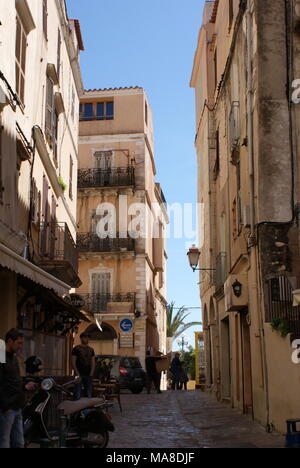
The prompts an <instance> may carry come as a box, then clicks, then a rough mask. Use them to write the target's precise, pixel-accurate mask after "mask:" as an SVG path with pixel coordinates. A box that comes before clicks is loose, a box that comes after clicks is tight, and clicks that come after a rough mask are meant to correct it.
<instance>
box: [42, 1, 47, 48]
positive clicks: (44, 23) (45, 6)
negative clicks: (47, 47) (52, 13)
mask: <svg viewBox="0 0 300 468" xmlns="http://www.w3.org/2000/svg"><path fill="white" fill-rule="evenodd" d="M43 31H44V36H45V39H46V40H48V2H47V0H43Z"/></svg>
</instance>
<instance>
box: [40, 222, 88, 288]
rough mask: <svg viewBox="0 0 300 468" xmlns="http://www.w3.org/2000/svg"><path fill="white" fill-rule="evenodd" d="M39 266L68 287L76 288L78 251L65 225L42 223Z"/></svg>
mask: <svg viewBox="0 0 300 468" xmlns="http://www.w3.org/2000/svg"><path fill="white" fill-rule="evenodd" d="M39 257H40V260H39V262H38V264H39V266H40V267H41V268H42V269H43V270H45V271H47V272H48V273H50V274H51V275H53V276H55V277H56V278H58V279H60V280H61V281H63V282H64V283H67V284H68V285H70V286H72V287H74V288H78V287H79V286H80V285H81V281H80V279H79V277H78V249H77V247H76V244H75V242H74V240H73V237H72V235H71V233H70V231H69V228H68V226H67V224H66V223H54V222H51V223H42V224H41V226H40V233H39Z"/></svg>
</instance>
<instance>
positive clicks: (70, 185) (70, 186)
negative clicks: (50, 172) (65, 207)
mask: <svg viewBox="0 0 300 468" xmlns="http://www.w3.org/2000/svg"><path fill="white" fill-rule="evenodd" d="M73 166H74V164H73V159H72V156H70V177H69V197H70V199H71V200H73Z"/></svg>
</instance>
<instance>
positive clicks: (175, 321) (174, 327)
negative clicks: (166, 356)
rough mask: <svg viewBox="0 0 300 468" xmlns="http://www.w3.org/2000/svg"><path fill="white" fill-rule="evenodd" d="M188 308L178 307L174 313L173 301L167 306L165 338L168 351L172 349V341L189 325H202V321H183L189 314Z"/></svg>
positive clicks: (189, 326)
mask: <svg viewBox="0 0 300 468" xmlns="http://www.w3.org/2000/svg"><path fill="white" fill-rule="evenodd" d="M187 311H188V309H186V308H185V307H180V309H179V310H178V312H176V314H175V315H174V313H175V302H172V303H171V304H170V305H169V306H168V307H167V338H168V342H169V345H168V348H169V351H171V350H172V345H173V341H174V340H175V339H176V338H178V337H179V336H180V335H182V334H183V333H184V332H185V331H186V330H188V329H189V328H191V327H195V326H198V325H202V322H188V323H185V319H186V318H187V317H188V316H189V315H190V313H188V312H187Z"/></svg>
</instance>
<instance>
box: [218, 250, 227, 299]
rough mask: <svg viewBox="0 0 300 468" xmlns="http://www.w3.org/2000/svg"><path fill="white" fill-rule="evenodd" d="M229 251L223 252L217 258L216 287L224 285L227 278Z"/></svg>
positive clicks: (219, 287)
mask: <svg viewBox="0 0 300 468" xmlns="http://www.w3.org/2000/svg"><path fill="white" fill-rule="evenodd" d="M227 273H228V272H227V253H226V252H221V253H220V254H219V255H218V256H217V259H216V288H217V290H218V289H221V288H223V287H224V284H225V281H226V279H227Z"/></svg>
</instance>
